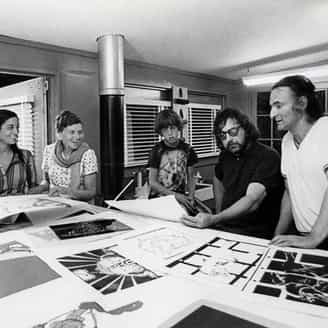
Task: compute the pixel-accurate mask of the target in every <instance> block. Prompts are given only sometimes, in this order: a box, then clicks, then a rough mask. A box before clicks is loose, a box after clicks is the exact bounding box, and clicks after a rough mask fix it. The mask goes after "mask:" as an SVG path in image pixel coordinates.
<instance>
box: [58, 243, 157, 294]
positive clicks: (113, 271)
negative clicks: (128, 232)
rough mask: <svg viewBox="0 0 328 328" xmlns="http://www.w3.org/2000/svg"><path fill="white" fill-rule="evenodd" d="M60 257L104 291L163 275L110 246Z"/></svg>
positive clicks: (70, 267) (85, 278) (89, 282)
mask: <svg viewBox="0 0 328 328" xmlns="http://www.w3.org/2000/svg"><path fill="white" fill-rule="evenodd" d="M57 260H58V261H59V262H60V263H61V264H62V265H64V266H65V267H66V268H68V269H69V270H70V271H71V272H72V273H74V274H75V275H76V276H78V277H79V278H80V279H82V280H83V281H85V282H86V283H87V284H89V285H90V286H91V287H93V288H95V289H96V290H98V291H99V292H101V293H102V294H104V295H106V294H110V293H115V292H117V291H120V290H123V289H127V288H130V287H133V286H136V285H139V284H143V283H145V282H148V281H151V280H154V279H157V278H160V277H161V275H158V274H156V273H154V272H152V271H151V270H149V269H147V268H145V267H143V266H141V265H140V264H138V263H136V262H134V261H132V260H130V259H128V258H126V257H124V256H122V255H120V254H119V253H117V252H115V251H113V250H111V249H110V248H101V249H96V250H92V251H88V252H83V253H78V254H74V255H70V256H65V257H61V258H58V259H57Z"/></svg>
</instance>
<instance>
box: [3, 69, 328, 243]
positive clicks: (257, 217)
mask: <svg viewBox="0 0 328 328" xmlns="http://www.w3.org/2000/svg"><path fill="white" fill-rule="evenodd" d="M270 106H271V112H270V115H271V118H272V119H273V120H274V121H275V124H276V125H277V129H278V130H279V131H286V132H287V133H285V135H284V137H283V139H282V145H281V159H280V156H279V154H278V152H277V151H276V150H274V149H272V148H270V147H268V146H266V145H264V144H262V143H260V142H259V141H258V139H259V136H260V135H259V132H258V130H257V128H256V127H255V126H254V124H253V123H252V122H251V121H250V120H249V118H248V117H247V116H246V115H245V114H243V113H242V112H240V111H238V110H236V109H233V108H226V109H224V110H222V111H220V112H218V114H217V116H216V119H215V122H214V129H213V133H214V135H215V137H216V141H217V144H218V146H219V148H220V150H221V151H220V154H219V156H218V162H217V164H216V166H215V172H214V178H213V191H214V196H215V201H216V209H215V214H213V213H208V212H207V213H204V212H200V213H198V214H197V215H185V216H184V217H183V218H182V222H183V223H184V224H186V225H188V226H191V227H195V228H213V229H219V230H223V231H227V232H232V233H238V234H244V235H249V236H254V237H260V238H267V239H271V244H273V245H277V246H292V247H302V248H317V247H318V248H324V249H328V188H327V187H328V180H327V179H328V145H326V142H327V140H328V117H325V116H324V110H323V107H322V106H321V104H320V102H319V100H318V99H317V97H316V94H315V87H314V85H313V83H312V82H311V81H310V80H309V79H308V78H306V77H304V76H300V75H294V76H288V77H285V78H283V79H282V80H280V81H279V82H277V83H276V84H275V85H274V86H273V87H272V89H271V95H270ZM182 129H183V122H182V120H181V118H180V117H179V115H178V114H177V113H176V112H175V111H173V110H170V109H168V110H163V111H161V112H160V113H159V114H158V116H157V118H156V121H155V131H156V132H157V133H158V134H159V135H160V136H161V137H162V140H161V141H160V142H159V143H157V144H156V145H154V147H153V148H152V150H151V152H150V156H149V162H148V166H149V185H150V188H151V193H152V195H153V196H155V197H156V196H163V195H170V194H174V195H175V198H176V199H177V200H178V201H179V202H180V203H181V204H182V205H184V206H185V207H186V208H187V209H189V208H193V206H194V203H195V197H194V195H195V179H194V166H195V164H196V163H197V162H198V158H197V154H196V152H195V151H194V149H193V148H192V147H191V146H190V145H189V144H187V143H186V142H185V141H184V140H183V138H181V131H182ZM18 130H19V120H18V117H17V115H16V114H15V113H14V112H11V111H8V110H0V196H7V195H13V194H28V193H30V194H33V193H42V192H48V193H49V195H54V196H65V197H70V198H73V199H78V200H85V201H89V200H91V199H93V198H94V197H95V195H96V175H97V171H98V168H97V158H96V155H95V152H94V151H93V150H92V149H91V148H90V147H89V146H88V144H86V143H85V142H84V132H83V123H82V121H81V120H80V118H79V117H78V116H76V115H75V114H74V113H71V112H70V111H63V112H61V113H60V114H59V115H58V116H57V118H56V135H57V141H56V142H55V143H53V144H51V145H48V146H46V148H45V150H44V155H43V161H42V181H41V183H40V184H37V179H36V170H35V166H34V161H33V156H32V155H31V153H30V152H29V151H27V150H23V149H19V148H18V146H17V140H18Z"/></svg>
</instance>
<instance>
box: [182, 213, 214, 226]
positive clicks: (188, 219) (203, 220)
mask: <svg viewBox="0 0 328 328" xmlns="http://www.w3.org/2000/svg"><path fill="white" fill-rule="evenodd" d="M181 221H182V223H183V224H185V225H187V226H190V227H194V228H207V227H209V226H211V225H212V224H213V223H214V217H213V215H212V214H207V213H198V214H197V215H196V216H190V215H185V216H184V217H182V219H181Z"/></svg>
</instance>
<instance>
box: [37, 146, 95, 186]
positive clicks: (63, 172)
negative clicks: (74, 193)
mask: <svg viewBox="0 0 328 328" xmlns="http://www.w3.org/2000/svg"><path fill="white" fill-rule="evenodd" d="M54 152H55V144H51V145H48V146H46V147H45V149H44V152H43V160H42V170H43V171H44V172H46V173H47V174H48V176H49V180H50V186H58V187H66V188H67V187H69V186H70V183H71V169H70V168H66V167H62V166H60V165H59V164H57V163H56V161H55V159H54ZM97 172H98V165H97V157H96V154H95V152H94V151H93V150H92V149H88V150H87V151H86V152H85V153H84V154H83V155H82V158H81V166H80V175H81V180H82V182H83V178H84V177H85V176H86V175H89V174H94V173H97Z"/></svg>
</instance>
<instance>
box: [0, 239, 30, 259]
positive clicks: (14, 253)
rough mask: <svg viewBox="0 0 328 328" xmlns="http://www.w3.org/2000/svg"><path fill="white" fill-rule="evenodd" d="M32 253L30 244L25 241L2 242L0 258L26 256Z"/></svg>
mask: <svg viewBox="0 0 328 328" xmlns="http://www.w3.org/2000/svg"><path fill="white" fill-rule="evenodd" d="M31 253H32V250H31V249H30V247H29V246H26V245H24V244H23V243H21V242H19V241H16V240H13V241H9V242H7V243H3V244H0V260H4V259H8V258H14V257H21V256H26V255H29V254H31Z"/></svg>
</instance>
